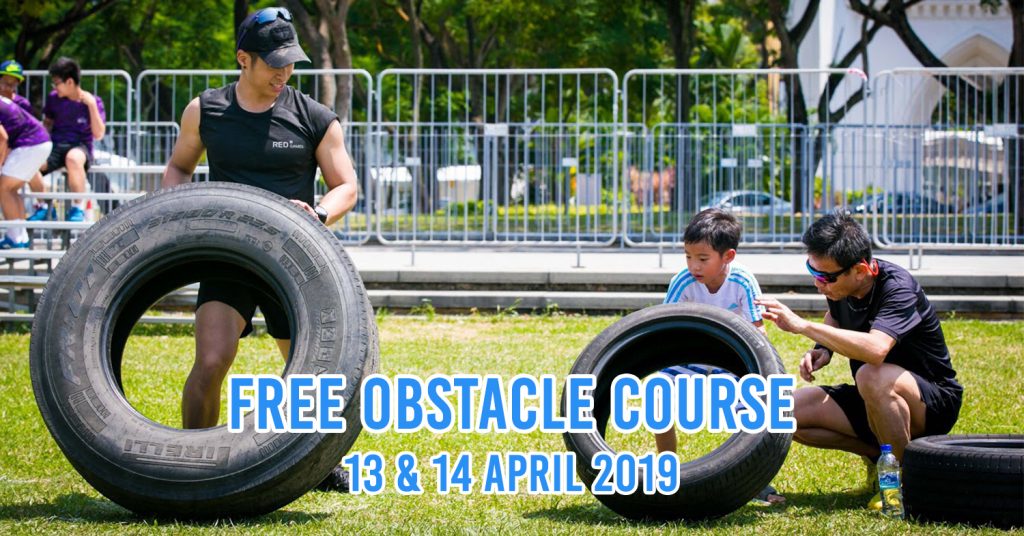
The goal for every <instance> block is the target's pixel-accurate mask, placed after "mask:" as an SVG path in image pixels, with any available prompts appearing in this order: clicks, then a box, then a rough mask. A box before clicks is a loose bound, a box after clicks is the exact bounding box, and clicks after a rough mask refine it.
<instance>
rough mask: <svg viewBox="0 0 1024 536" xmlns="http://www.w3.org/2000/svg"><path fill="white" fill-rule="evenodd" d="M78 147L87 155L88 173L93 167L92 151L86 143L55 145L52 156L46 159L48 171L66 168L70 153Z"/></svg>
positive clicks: (51, 150) (86, 167) (86, 168)
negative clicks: (66, 160)
mask: <svg viewBox="0 0 1024 536" xmlns="http://www.w3.org/2000/svg"><path fill="white" fill-rule="evenodd" d="M76 147H77V148H79V149H81V150H82V152H83V153H85V170H86V171H88V170H89V168H90V167H92V151H90V150H89V147H87V146H86V145H85V144H84V143H54V144H53V149H50V156H49V157H47V158H46V171H47V172H50V171H53V170H55V169H59V168H62V167H64V160H65V158H67V156H68V151H70V150H71V149H74V148H76Z"/></svg>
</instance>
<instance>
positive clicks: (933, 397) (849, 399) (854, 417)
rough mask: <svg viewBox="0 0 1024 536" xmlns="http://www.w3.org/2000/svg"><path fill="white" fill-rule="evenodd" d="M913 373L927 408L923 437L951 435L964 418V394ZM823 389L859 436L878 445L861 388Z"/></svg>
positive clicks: (850, 386) (959, 390) (829, 386)
mask: <svg viewBox="0 0 1024 536" xmlns="http://www.w3.org/2000/svg"><path fill="white" fill-rule="evenodd" d="M910 374H911V375H913V376H914V380H915V381H916V382H917V388H918V390H920V391H921V401H922V402H924V406H925V414H924V434H921V436H932V435H943V434H947V433H949V431H950V430H952V429H953V425H954V424H956V419H957V417H959V416H960V404H961V402H962V401H963V396H962V393H963V391H962V390H961V389H959V388H957V389H953V388H950V387H940V386H938V385H936V384H934V383H932V382H930V381H928V380H926V379H924V378H922V377H920V376H918V375H917V374H914V373H913V372H911V373H910ZM822 389H824V390H825V393H826V394H828V396H829V397H831V398H832V400H835V401H836V404H839V407H840V408H842V410H843V413H845V414H846V418H847V419H849V420H850V424H851V425H852V426H853V431H854V432H855V433H856V434H857V437H858V438H859V439H860V440H861V441H863V442H865V443H867V444H869V445H875V446H878V438H877V437H875V433H874V432H872V431H871V426H870V425H869V424H868V411H867V408H866V407H864V399H863V398H861V396H860V391H858V390H857V386H856V385H850V384H848V383H844V384H842V385H826V386H822Z"/></svg>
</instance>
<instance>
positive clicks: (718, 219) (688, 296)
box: [654, 208, 785, 504]
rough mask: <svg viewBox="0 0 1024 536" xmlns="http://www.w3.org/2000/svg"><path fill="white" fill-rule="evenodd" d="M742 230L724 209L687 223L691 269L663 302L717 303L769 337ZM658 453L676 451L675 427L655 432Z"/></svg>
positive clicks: (771, 493)
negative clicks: (741, 253) (744, 256)
mask: <svg viewBox="0 0 1024 536" xmlns="http://www.w3.org/2000/svg"><path fill="white" fill-rule="evenodd" d="M742 232H743V228H742V226H741V225H740V222H738V221H736V218H735V217H734V216H733V215H732V214H730V213H728V212H725V211H723V210H720V209H717V208H709V209H707V210H704V211H701V212H699V213H697V215H695V216H694V217H693V219H692V220H690V223H689V224H688V225H687V226H686V231H685V233H684V234H683V250H684V251H685V252H686V268H683V270H682V271H681V272H679V273H678V274H676V276H675V277H673V278H672V282H671V283H669V286H668V292H667V293H666V294H665V302H664V303H677V302H693V303H706V304H708V305H715V306H718V307H721V308H723V309H727V310H729V311H732V312H734V313H736V314H738V315H740V316H741V317H743V318H744V319H746V320H748V321H749V322H750V323H752V324H754V326H756V327H757V329H758V331H760V332H761V334H762V335H766V333H765V329H764V322H763V321H762V319H761V311H762V309H761V307H760V306H758V305H756V304H755V303H754V301H755V300H757V299H759V298H760V297H761V287H760V286H758V284H757V279H755V278H754V275H753V274H752V273H751V272H750V270H747V269H746V268H744V267H743V266H741V265H740V264H739V263H736V262H733V261H734V260H735V259H736V248H737V247H738V246H739V243H740V235H741V234H742ZM727 372H728V371H725V370H722V369H718V368H714V367H710V366H708V365H701V364H695V363H686V364H681V365H676V366H672V367H668V368H666V369H664V370H662V371H660V373H661V374H665V375H667V376H671V377H675V376H679V375H681V374H720V373H727ZM654 440H655V444H656V445H657V447H658V452H666V451H670V452H675V451H676V431H675V429H674V428H673V429H670V430H668V431H666V432H662V433H660V434H655V436H654ZM757 500H758V502H759V503H761V504H780V503H783V502H785V498H783V497H782V496H781V495H779V494H778V493H777V492H776V491H775V489H774V488H772V487H771V486H768V487H766V488H765V489H764V490H763V491H762V492H761V493H760V494H759V495H758V497H757Z"/></svg>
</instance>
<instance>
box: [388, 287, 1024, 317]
mask: <svg viewBox="0 0 1024 536" xmlns="http://www.w3.org/2000/svg"><path fill="white" fill-rule="evenodd" d="M369 295H370V302H371V303H372V304H373V306H374V307H387V308H389V309H399V310H406V309H412V308H414V307H417V306H421V305H423V304H424V303H427V302H429V303H430V305H431V306H432V307H433V308H434V309H437V310H442V311H448V310H451V311H465V310H470V309H473V308H475V309H477V310H480V311H488V310H496V309H508V308H514V309H518V310H526V311H529V310H531V309H536V310H543V309H545V308H548V307H553V306H557V307H558V309H560V310H564V311H606V312H618V311H635V310H638V309H642V308H644V307H647V306H650V305H654V304H658V303H661V302H662V299H663V298H664V293H653V292H652V293H644V292H635V293H634V292H531V291H521V292H516V291H461V290H447V291H421V290H371V291H369ZM767 296H770V297H773V298H777V299H778V300H779V301H781V302H782V303H784V304H786V306H788V307H790V308H791V309H793V310H794V311H799V312H805V313H823V312H824V311H825V309H826V304H825V298H823V297H822V296H820V295H817V294H767ZM929 299H930V300H931V302H932V304H933V305H934V306H935V309H936V311H938V312H941V313H946V312H952V311H956V312H958V313H964V314H982V315H1004V316H1011V317H1024V296H1019V297H1009V296H935V297H931V298H929Z"/></svg>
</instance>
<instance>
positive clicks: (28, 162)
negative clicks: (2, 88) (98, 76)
mask: <svg viewBox="0 0 1024 536" xmlns="http://www.w3.org/2000/svg"><path fill="white" fill-rule="evenodd" d="M52 146H53V144H52V143H50V136H49V134H47V133H46V129H44V128H43V125H42V124H40V123H39V121H38V120H37V119H36V118H35V117H32V116H31V115H30V114H29V113H28V112H26V111H25V110H24V109H23V108H22V107H20V106H18V105H17V104H15V103H14V101H12V100H10V99H8V98H7V97H0V161H2V162H3V165H2V167H0V207H2V208H3V214H4V219H5V220H13V221H17V220H21V221H24V220H25V202H24V201H23V200H22V199H21V195H20V194H19V193H18V191H19V190H21V188H22V186H24V184H25V183H26V182H28V180H29V179H31V178H32V177H33V176H34V175H35V174H36V173H38V171H39V166H41V165H42V164H43V162H45V161H46V157H47V156H48V155H49V154H50V150H51V148H52ZM31 245H32V243H31V240H30V238H29V235H28V231H27V230H26V229H25V226H24V225H11V226H9V227H8V228H7V233H6V234H5V235H4V237H3V239H0V249H13V248H28V247H30V246H31Z"/></svg>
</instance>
